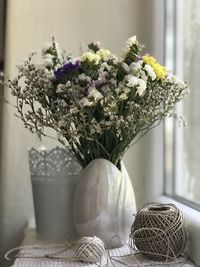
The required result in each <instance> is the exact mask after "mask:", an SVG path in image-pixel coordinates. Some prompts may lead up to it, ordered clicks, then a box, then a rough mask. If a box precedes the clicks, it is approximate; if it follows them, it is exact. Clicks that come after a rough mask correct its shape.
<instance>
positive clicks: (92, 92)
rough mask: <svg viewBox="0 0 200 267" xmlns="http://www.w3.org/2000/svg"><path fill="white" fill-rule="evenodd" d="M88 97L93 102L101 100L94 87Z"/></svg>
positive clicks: (101, 96)
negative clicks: (92, 99)
mask: <svg viewBox="0 0 200 267" xmlns="http://www.w3.org/2000/svg"><path fill="white" fill-rule="evenodd" d="M88 97H89V98H91V97H93V98H94V100H95V101H96V100H99V99H101V98H103V95H102V94H101V93H100V92H99V91H98V90H97V89H96V88H95V87H92V88H90V90H89V95H88Z"/></svg>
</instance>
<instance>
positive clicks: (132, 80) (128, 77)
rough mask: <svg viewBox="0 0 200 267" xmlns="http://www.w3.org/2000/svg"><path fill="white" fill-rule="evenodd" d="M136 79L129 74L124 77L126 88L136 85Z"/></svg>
mask: <svg viewBox="0 0 200 267" xmlns="http://www.w3.org/2000/svg"><path fill="white" fill-rule="evenodd" d="M138 80H139V79H138V78H137V77H136V76H133V75H131V74H129V75H126V76H125V81H126V82H127V84H126V85H127V86H129V87H134V86H136V85H138Z"/></svg>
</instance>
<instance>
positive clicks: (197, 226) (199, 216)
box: [155, 195, 200, 266]
mask: <svg viewBox="0 0 200 267" xmlns="http://www.w3.org/2000/svg"><path fill="white" fill-rule="evenodd" d="M155 200H156V201H158V202H161V203H173V204H175V205H176V206H177V207H178V208H179V209H180V210H181V211H182V212H183V215H184V217H185V223H186V228H187V230H188V245H187V251H188V254H189V258H190V259H191V260H192V261H193V262H195V263H196V264H197V265H198V266H200V253H199V251H200V212H199V211H197V210H195V209H193V208H190V207H188V206H186V205H184V204H182V203H180V202H178V201H176V200H174V199H173V198H170V197H167V196H164V195H162V196H159V197H157V198H156V199H155Z"/></svg>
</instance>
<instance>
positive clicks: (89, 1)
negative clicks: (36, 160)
mask: <svg viewBox="0 0 200 267" xmlns="http://www.w3.org/2000/svg"><path fill="white" fill-rule="evenodd" d="M150 10H151V5H150V4H149V1H148V0H146V1H145V0H126V1H124V0H109V1H108V0H101V1H100V0H84V1H83V0H74V1H72V0H59V1H53V0H43V1H41V0H34V1H31V0H29V1H22V0H8V6H7V29H6V34H7V37H6V73H7V75H8V76H9V77H13V75H14V74H15V72H16V69H15V65H17V64H19V63H20V62H21V61H22V60H23V59H24V58H26V56H27V54H28V53H29V52H30V51H32V50H35V51H37V50H40V48H41V47H42V46H43V44H45V42H46V41H48V40H49V39H50V38H51V37H52V36H54V37H55V38H56V39H57V40H58V42H59V43H60V45H61V47H64V48H66V50H67V51H70V52H72V53H75V54H78V53H79V50H80V46H81V45H82V44H83V43H85V44H87V43H88V42H89V41H91V40H100V41H101V43H102V44H103V46H105V47H107V48H109V49H110V50H112V51H113V52H115V53H118V54H120V53H121V48H122V46H123V44H124V41H125V40H126V39H127V38H128V37H130V36H132V35H134V34H136V35H137V36H138V38H139V40H140V41H141V42H145V43H148V44H149V48H151V36H150V31H149V30H148V27H151V12H150ZM144 17H145V18H146V20H145V22H144ZM147 41H149V42H147ZM146 49H147V50H148V47H146ZM5 98H6V99H7V100H9V101H10V102H11V103H14V99H13V98H12V97H11V96H10V95H9V93H8V92H7V91H5ZM1 130H2V135H3V138H2V151H1V166H2V168H1V176H0V177H1V188H0V195H1V207H2V210H1V215H0V227H1V228H0V229H1V232H0V235H1V236H0V248H1V253H3V252H4V251H5V250H6V249H8V248H10V247H12V246H16V245H17V244H19V243H20V241H21V239H22V233H23V230H24V227H25V225H26V223H27V221H28V219H29V218H30V217H32V216H33V203H32V192H31V185H30V175H29V170H28V161H27V152H28V149H29V148H30V147H32V146H34V147H36V148H37V147H40V146H41V144H45V145H46V146H48V147H52V146H55V145H56V144H57V142H55V141H52V140H51V139H44V140H43V141H42V143H41V142H40V141H39V140H38V138H37V137H36V136H34V135H31V134H30V133H29V132H28V131H26V130H25V129H24V127H23V125H22V123H21V121H19V120H18V119H16V118H15V116H14V110H13V108H12V107H11V106H10V105H7V104H4V106H3V127H2V129H1ZM143 154H144V146H143V143H142V142H140V143H138V144H137V145H136V146H134V147H133V148H131V149H130V150H129V151H128V152H127V154H126V155H125V157H124V162H125V164H126V166H127V169H128V171H129V173H130V175H131V177H133V179H132V181H133V185H134V188H135V192H136V198H137V202H138V206H141V203H142V198H143V179H144V170H143V169H144V168H143V164H144V162H143Z"/></svg>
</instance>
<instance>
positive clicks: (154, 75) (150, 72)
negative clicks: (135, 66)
mask: <svg viewBox="0 0 200 267" xmlns="http://www.w3.org/2000/svg"><path fill="white" fill-rule="evenodd" d="M144 70H146V72H147V73H148V75H149V76H150V77H151V80H152V81H154V80H155V79H156V74H155V72H154V70H153V69H152V67H151V66H150V65H148V64H146V65H145V66H144Z"/></svg>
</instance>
